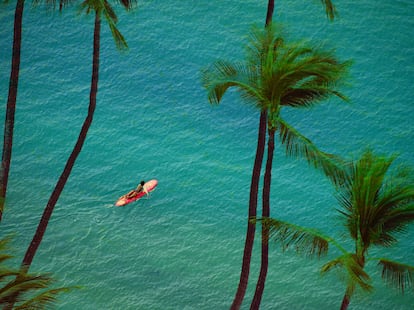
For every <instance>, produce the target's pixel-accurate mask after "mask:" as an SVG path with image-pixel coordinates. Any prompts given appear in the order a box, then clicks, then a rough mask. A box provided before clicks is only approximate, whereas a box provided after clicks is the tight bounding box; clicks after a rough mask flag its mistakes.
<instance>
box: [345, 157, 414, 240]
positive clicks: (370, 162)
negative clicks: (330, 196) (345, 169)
mask: <svg viewBox="0 0 414 310" xmlns="http://www.w3.org/2000/svg"><path fill="white" fill-rule="evenodd" d="M394 160H395V156H390V157H384V156H376V155H374V154H373V152H372V151H370V150H367V151H365V152H364V154H363V155H362V156H361V159H360V160H358V161H356V162H355V163H353V165H352V167H353V168H352V169H351V170H350V172H349V177H348V178H346V179H345V180H346V182H344V185H343V186H342V187H341V188H340V191H339V193H338V195H337V197H338V202H339V205H340V206H341V209H340V210H339V211H340V213H341V214H342V215H343V216H344V217H345V221H346V227H347V228H348V230H349V232H350V234H351V237H352V238H353V239H355V240H357V238H358V236H360V238H361V239H362V240H361V241H362V243H363V246H364V248H368V247H369V246H370V245H371V244H375V245H380V246H391V245H393V244H394V243H396V242H397V238H396V234H398V233H401V232H404V230H405V228H406V226H407V225H408V224H409V223H411V222H413V221H414V206H413V203H414V184H410V180H409V177H408V175H405V180H404V179H400V180H398V183H395V184H393V183H392V182H391V183H387V176H388V175H389V168H390V166H391V164H392V163H393V161H394ZM403 176H404V175H403V174H401V178H403Z"/></svg>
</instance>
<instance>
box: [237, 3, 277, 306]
mask: <svg viewBox="0 0 414 310" xmlns="http://www.w3.org/2000/svg"><path fill="white" fill-rule="evenodd" d="M273 9H274V0H269V1H268V4H267V13H266V23H265V27H266V26H267V25H269V24H270V23H271V22H272V17H273ZM266 124H267V111H266V110H264V111H262V112H261V113H260V122H259V133H258V138H257V148H256V158H255V161H254V166H253V174H252V181H251V185H250V200H249V214H248V221H247V233H246V241H245V244H244V253H243V262H242V270H241V273H240V281H239V286H238V287H237V292H236V295H235V297H234V300H233V303H232V305H231V307H230V309H231V310H236V309H240V307H241V304H242V302H243V299H244V295H245V294H246V289H247V283H248V281H249V273H250V261H251V257H252V251H253V243H254V235H255V232H256V224H255V223H252V222H251V221H250V220H251V219H252V218H255V217H256V214H257V196H258V192H259V181H260V173H261V170H262V163H263V154H264V148H265V144H266Z"/></svg>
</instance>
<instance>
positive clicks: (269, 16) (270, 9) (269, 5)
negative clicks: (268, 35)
mask: <svg viewBox="0 0 414 310" xmlns="http://www.w3.org/2000/svg"><path fill="white" fill-rule="evenodd" d="M274 9H275V0H269V1H268V2H267V13H266V24H265V27H266V26H268V25H269V24H270V23H271V22H272V19H273V11H274Z"/></svg>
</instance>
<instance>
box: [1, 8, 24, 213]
mask: <svg viewBox="0 0 414 310" xmlns="http://www.w3.org/2000/svg"><path fill="white" fill-rule="evenodd" d="M23 9H24V0H17V4H16V10H15V13H14V35H13V55H12V65H11V73H10V82H9V95H8V98H7V107H6V120H5V122H4V142H3V154H2V160H1V173H0V178H1V179H0V190H1V193H0V195H1V196H0V221H1V219H2V216H3V210H4V204H5V201H6V191H7V182H8V180H9V171H10V162H11V156H12V146H13V131H14V115H15V111H16V99H17V86H18V83H19V72H20V49H21V45H22V22H23Z"/></svg>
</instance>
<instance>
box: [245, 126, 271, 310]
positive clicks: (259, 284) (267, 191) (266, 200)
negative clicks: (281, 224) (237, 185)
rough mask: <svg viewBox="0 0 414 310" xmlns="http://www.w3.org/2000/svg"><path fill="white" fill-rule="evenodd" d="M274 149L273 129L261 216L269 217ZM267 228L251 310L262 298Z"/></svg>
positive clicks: (267, 244)
mask: <svg viewBox="0 0 414 310" xmlns="http://www.w3.org/2000/svg"><path fill="white" fill-rule="evenodd" d="M274 149H275V131H274V130H269V138H268V144H267V160H266V171H265V175H264V181H263V197H262V199H263V206H262V217H263V218H268V217H270V185H271V182H272V165H273V152H274ZM268 241H269V229H268V227H266V226H265V225H262V260H261V265H260V274H259V279H258V280H257V284H256V291H255V293H254V297H253V301H252V303H251V305H250V309H251V310H255V309H259V307H260V302H261V300H262V296H263V291H264V287H265V282H266V276H267V269H268V266H269V243H268Z"/></svg>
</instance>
